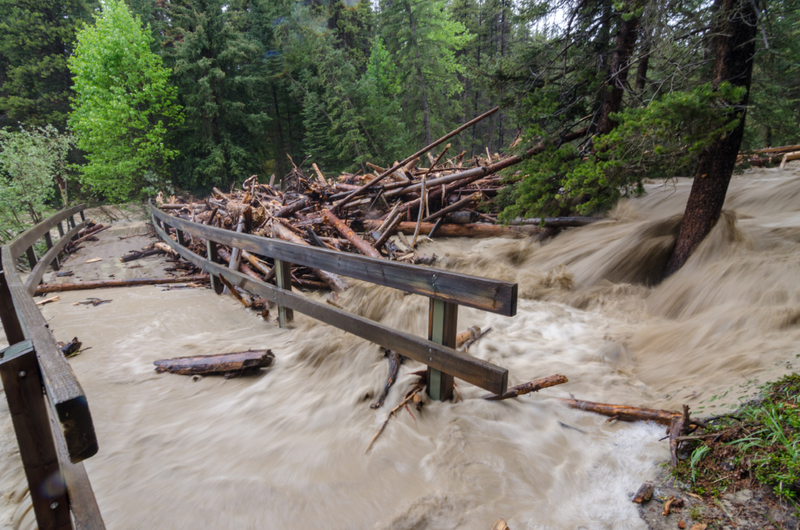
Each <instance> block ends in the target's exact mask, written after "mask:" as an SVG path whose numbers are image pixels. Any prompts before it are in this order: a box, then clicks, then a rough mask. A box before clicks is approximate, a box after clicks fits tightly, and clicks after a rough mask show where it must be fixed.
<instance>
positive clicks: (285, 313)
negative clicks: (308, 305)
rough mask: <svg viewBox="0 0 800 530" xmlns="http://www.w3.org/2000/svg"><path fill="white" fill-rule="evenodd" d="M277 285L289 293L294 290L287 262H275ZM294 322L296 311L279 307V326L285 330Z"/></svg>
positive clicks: (277, 260)
mask: <svg viewBox="0 0 800 530" xmlns="http://www.w3.org/2000/svg"><path fill="white" fill-rule="evenodd" d="M275 285H277V286H278V287H280V288H281V289H286V290H287V291H291V290H292V271H291V267H290V265H289V264H288V263H286V262H285V261H281V260H279V259H276V260H275ZM292 320H294V311H292V310H291V309H289V308H288V307H284V306H282V305H280V304H279V305H278V325H279V326H280V327H282V328H285V327H286V325H287V324H288V323H289V322H291V321H292Z"/></svg>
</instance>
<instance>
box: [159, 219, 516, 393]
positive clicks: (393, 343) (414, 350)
mask: <svg viewBox="0 0 800 530" xmlns="http://www.w3.org/2000/svg"><path fill="white" fill-rule="evenodd" d="M150 211H151V214H152V216H153V223H154V226H155V229H156V232H157V233H158V235H159V236H160V237H161V238H162V239H163V240H164V241H165V242H166V243H167V244H168V245H170V247H172V248H173V249H174V250H175V251H177V252H178V253H179V254H180V255H181V256H182V257H183V258H184V259H186V260H187V261H189V262H191V263H193V264H195V265H196V266H198V267H200V268H202V269H204V270H206V271H207V272H208V273H209V274H210V275H211V279H212V282H214V283H219V284H220V285H221V284H222V282H221V281H218V280H217V279H218V278H225V280H226V282H228V283H229V284H231V285H232V286H233V287H235V288H240V289H243V290H245V291H248V292H250V293H253V294H255V295H258V296H261V297H263V298H265V299H267V300H270V301H272V302H274V303H276V304H277V305H278V308H279V309H278V313H279V322H280V325H281V326H285V325H287V323H288V322H290V321H291V319H292V312H293V311H299V312H300V313H303V314H306V315H309V316H311V317H312V318H315V319H317V320H320V321H322V322H324V323H326V324H329V325H332V326H335V327H338V328H340V329H342V330H345V331H347V332H350V333H353V334H355V335H357V336H359V337H362V338H364V339H367V340H369V341H371V342H374V343H376V344H379V345H381V346H384V347H385V348H388V349H391V350H393V351H396V352H397V353H399V354H401V355H404V356H406V357H409V358H411V359H414V360H416V361H419V362H422V363H424V364H425V365H427V366H428V367H429V368H430V370H431V372H430V375H429V381H431V384H430V385H429V387H428V388H429V392H430V394H431V396H432V397H433V398H434V399H442V400H445V399H449V398H450V397H452V392H453V390H452V388H453V377H457V378H459V379H462V380H464V381H467V382H469V383H472V384H474V385H476V386H479V387H481V388H483V389H485V390H488V391H490V392H493V393H495V394H500V395H502V394H504V393H505V391H506V388H507V385H508V370H506V369H505V368H501V367H498V366H495V365H493V364H491V363H488V362H486V361H483V360H480V359H477V358H475V357H472V356H470V355H468V354H466V353H464V352H459V351H457V350H456V349H455V347H456V335H457V328H456V325H457V320H458V306H459V305H464V306H468V307H473V308H477V309H481V310H484V311H490V312H493V313H498V314H501V315H506V316H513V315H515V314H516V310H517V285H516V284H511V283H507V282H500V281H496V280H490V279H486V278H478V277H474V276H467V275H462V274H457V273H453V272H450V271H446V270H439V269H432V268H428V267H418V266H414V265H409V264H405V263H398V262H393V261H389V260H385V259H381V258H373V257H368V256H359V255H354V254H346V253H342V252H338V251H333V250H328V249H325V248H319V247H311V246H308V245H299V244H296V243H291V242H287V241H281V240H278V239H272V238H264V237H257V236H254V235H251V234H247V233H239V232H234V231H232V230H224V229H221V228H215V227H211V226H208V225H203V224H199V223H193V222H191V221H187V220H184V219H180V218H176V217H172V216H169V215H167V214H165V213H163V212H161V211H160V210H158V209H157V208H155V207H154V206H153V205H151V206H150ZM170 229H174V230H175V231H176V235H177V234H178V233H182V236H181V238H182V239H184V240H185V236H186V234H189V235H191V236H192V237H193V238H197V239H204V240H205V241H206V242H207V243H206V250H207V254H206V255H207V259H206V258H203V257H201V256H199V255H198V254H196V253H194V252H192V251H191V250H190V249H189V248H187V247H185V246H183V245H181V244H179V242H178V241H176V240H175V239H173V238H172V237H170V236H169V235H167V234H168V232H167V230H170ZM176 239H177V238H176ZM217 245H227V246H229V247H231V248H239V249H241V251H242V252H243V255H244V252H247V253H249V254H251V255H255V256H257V257H261V258H263V259H270V260H272V262H273V268H274V270H275V274H274V279H275V285H272V284H269V283H266V282H263V281H259V280H256V279H254V278H252V277H250V276H248V275H247V274H243V273H241V272H239V271H237V270H234V269H231V268H229V267H227V266H225V265H224V264H220V263H219V262H218V257H217V251H216V249H217ZM289 264H293V265H302V266H305V267H308V268H310V269H319V270H322V271H326V272H328V273H333V274H336V275H341V276H345V277H350V278H356V279H359V280H363V281H368V282H371V283H375V284H378V285H384V286H387V287H393V288H396V289H402V290H403V291H406V292H409V293H415V294H420V295H423V296H427V297H429V298H430V300H431V302H430V307H431V313H430V325H429V335H428V336H429V340H425V339H423V338H421V337H417V336H414V335H412V334H409V333H405V332H401V331H397V330H395V329H392V328H390V327H388V326H384V325H383V324H380V323H378V322H374V321H372V320H369V319H366V318H363V317H360V316H358V315H355V314H352V313H349V312H347V311H343V310H341V309H338V308H335V307H331V306H330V305H328V304H320V303H317V302H314V301H312V300H309V299H307V298H305V297H303V296H301V295H299V294H297V293H295V292H293V291H292V287H291V275H290V273H289ZM218 292H221V289H220V291H218Z"/></svg>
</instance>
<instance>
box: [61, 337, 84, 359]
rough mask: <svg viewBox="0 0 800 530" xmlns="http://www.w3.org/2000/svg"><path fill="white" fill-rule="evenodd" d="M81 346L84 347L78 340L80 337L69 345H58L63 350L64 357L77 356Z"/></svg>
mask: <svg viewBox="0 0 800 530" xmlns="http://www.w3.org/2000/svg"><path fill="white" fill-rule="evenodd" d="M81 346H83V343H82V342H81V341H79V340H78V337H74V338H73V339H72V340H71V341H69V342H67V343H64V342H59V343H58V347H59V348H61V353H63V354H64V357H71V356H73V355H75V354H76V353H77V352H78V351H79V350H80V349H81Z"/></svg>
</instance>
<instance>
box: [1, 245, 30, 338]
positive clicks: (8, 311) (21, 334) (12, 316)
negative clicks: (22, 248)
mask: <svg viewBox="0 0 800 530" xmlns="http://www.w3.org/2000/svg"><path fill="white" fill-rule="evenodd" d="M0 252H2V249H0ZM0 269H2V261H0ZM0 320H2V322H3V330H4V331H5V332H6V339H7V340H8V343H9V344H16V343H18V342H22V341H23V340H25V331H24V330H23V329H22V324H21V323H20V321H19V317H18V316H17V308H16V307H14V299H13V298H12V296H11V291H9V290H8V282H7V280H6V275H5V272H4V271H2V270H0Z"/></svg>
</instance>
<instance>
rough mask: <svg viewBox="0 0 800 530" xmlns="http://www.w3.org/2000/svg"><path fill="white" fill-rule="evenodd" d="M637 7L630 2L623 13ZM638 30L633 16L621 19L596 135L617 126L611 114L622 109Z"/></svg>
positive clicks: (607, 131) (636, 20)
mask: <svg viewBox="0 0 800 530" xmlns="http://www.w3.org/2000/svg"><path fill="white" fill-rule="evenodd" d="M637 7H638V2H630V3H629V4H628V5H627V6H626V9H625V11H626V12H632V11H635V10H636V9H637ZM638 28H639V19H638V18H637V17H635V16H631V18H629V19H628V20H625V19H624V18H623V19H622V22H621V23H620V26H619V33H617V42H616V46H615V48H614V55H613V57H612V58H611V68H610V69H609V74H608V81H607V82H606V94H605V97H604V98H603V106H602V108H601V110H600V118H599V120H598V122H597V133H598V134H608V133H609V132H611V131H612V130H613V129H614V127H616V126H617V122H615V121H614V120H612V119H611V114H612V113H614V112H619V110H620V108H622V96H623V95H624V94H625V84H626V83H627V81H628V69H629V68H630V60H631V55H633V48H634V47H635V46H636V37H637V34H638ZM609 88H610V90H609Z"/></svg>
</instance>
